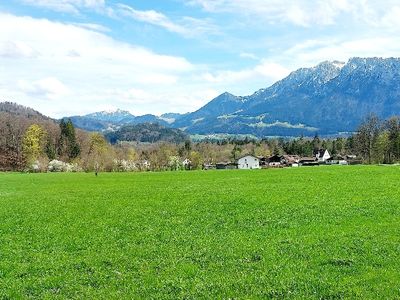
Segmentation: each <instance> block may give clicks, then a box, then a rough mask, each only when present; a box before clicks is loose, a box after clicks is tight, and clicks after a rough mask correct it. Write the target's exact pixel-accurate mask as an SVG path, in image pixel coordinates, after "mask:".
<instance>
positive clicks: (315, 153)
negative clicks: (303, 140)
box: [314, 149, 329, 157]
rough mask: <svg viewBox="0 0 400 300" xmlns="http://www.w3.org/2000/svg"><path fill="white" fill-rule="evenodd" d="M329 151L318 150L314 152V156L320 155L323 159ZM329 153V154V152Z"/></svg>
mask: <svg viewBox="0 0 400 300" xmlns="http://www.w3.org/2000/svg"><path fill="white" fill-rule="evenodd" d="M326 151H327V149H318V150H314V155H317V154H318V157H322V156H324V154H325V152H326ZM328 153H329V152H328Z"/></svg>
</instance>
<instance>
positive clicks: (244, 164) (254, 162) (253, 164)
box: [237, 155, 260, 170]
mask: <svg viewBox="0 0 400 300" xmlns="http://www.w3.org/2000/svg"><path fill="white" fill-rule="evenodd" d="M237 165H238V169H242V170H246V169H247V170H249V169H260V160H259V159H258V158H257V157H255V156H253V155H246V156H243V157H241V158H239V159H238V161H237Z"/></svg>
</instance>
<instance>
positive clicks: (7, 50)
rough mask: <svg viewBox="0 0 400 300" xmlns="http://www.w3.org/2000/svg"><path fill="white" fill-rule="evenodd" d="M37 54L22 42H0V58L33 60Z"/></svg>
mask: <svg viewBox="0 0 400 300" xmlns="http://www.w3.org/2000/svg"><path fill="white" fill-rule="evenodd" d="M38 55H39V52H38V51H36V50H34V49H33V48H32V47H30V46H29V45H27V44H26V43H25V42H22V41H10V40H4V41H0V57H8V58H33V57H36V56H38Z"/></svg>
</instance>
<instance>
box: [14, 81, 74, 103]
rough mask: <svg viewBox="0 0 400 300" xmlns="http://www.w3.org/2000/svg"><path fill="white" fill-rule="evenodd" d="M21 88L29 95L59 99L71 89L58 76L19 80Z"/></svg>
mask: <svg viewBox="0 0 400 300" xmlns="http://www.w3.org/2000/svg"><path fill="white" fill-rule="evenodd" d="M18 86H19V88H20V90H21V91H22V92H24V93H26V94H28V95H32V96H35V97H40V98H43V97H44V98H47V99H57V98H59V97H62V96H65V95H67V94H68V93H69V89H68V88H67V87H66V86H65V85H64V84H63V83H62V82H61V81H59V80H58V79H57V78H54V77H49V78H43V79H40V80H37V81H34V82H28V81H26V80H19V81H18Z"/></svg>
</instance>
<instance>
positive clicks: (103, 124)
mask: <svg viewBox="0 0 400 300" xmlns="http://www.w3.org/2000/svg"><path fill="white" fill-rule="evenodd" d="M181 116H182V115H181V114H176V113H170V114H164V115H161V116H159V117H158V116H156V115H152V114H147V115H142V116H134V115H132V114H131V113H130V112H128V111H125V110H121V109H117V110H115V111H101V112H95V113H91V114H88V115H83V116H72V117H65V118H68V119H71V121H72V123H73V124H74V125H75V126H76V127H77V128H81V129H84V130H87V131H101V132H106V131H115V130H117V129H118V128H120V127H121V126H125V125H136V124H141V123H156V124H160V125H163V126H170V124H172V123H174V122H175V121H176V120H178V119H179V118H180V117H181Z"/></svg>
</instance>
